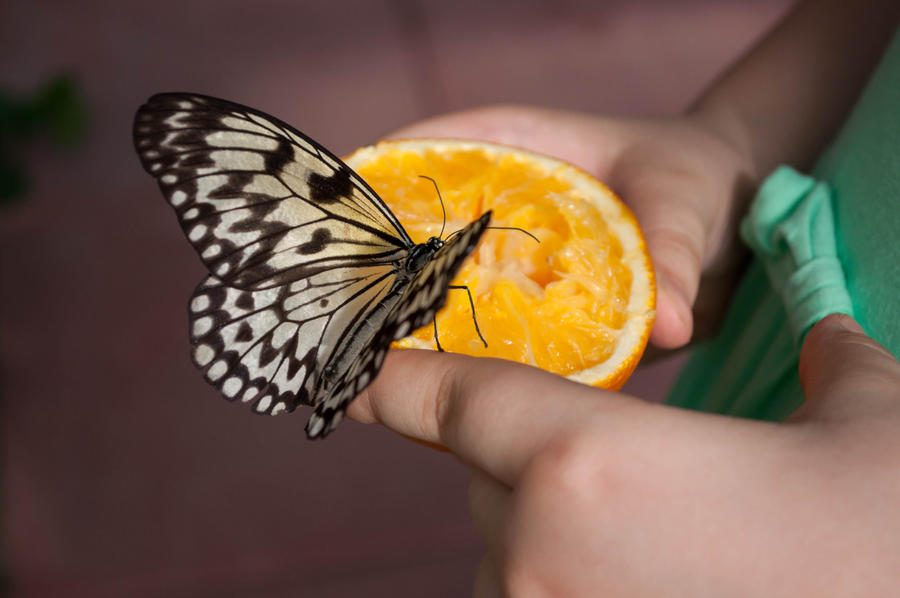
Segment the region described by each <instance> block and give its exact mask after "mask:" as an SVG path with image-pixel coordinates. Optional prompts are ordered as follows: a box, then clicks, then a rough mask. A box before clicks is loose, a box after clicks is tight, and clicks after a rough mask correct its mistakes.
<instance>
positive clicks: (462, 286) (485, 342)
mask: <svg viewBox="0 0 900 598" xmlns="http://www.w3.org/2000/svg"><path fill="white" fill-rule="evenodd" d="M447 288H448V289H463V290H464V291H465V292H466V294H467V295H468V296H469V307H471V308H472V321H473V322H474V323H475V332H477V333H478V338H480V339H481V342H482V343H483V344H484V348H485V349H487V341H486V340H484V337H483V336H482V335H481V329H480V328H479V327H478V319H477V318H476V317H475V302H474V301H472V291H470V290H469V287H467V286H466V285H455V284H451V285H450V286H448V287H447ZM434 338H435V340H437V322H435V325H434Z"/></svg>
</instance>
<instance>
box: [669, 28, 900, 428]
mask: <svg viewBox="0 0 900 598" xmlns="http://www.w3.org/2000/svg"><path fill="white" fill-rule="evenodd" d="M898 107H900V32H898V33H897V34H895V36H894V39H893V40H892V42H891V43H890V45H889V47H888V49H887V51H886V52H885V55H884V57H883V58H882V60H881V62H880V64H879V65H878V67H877V68H876V69H875V72H874V73H873V76H872V78H871V80H870V81H869V83H868V84H867V86H866V89H865V90H864V92H863V94H862V95H861V96H860V99H859V101H858V102H857V104H856V106H855V107H854V109H853V111H852V113H851V115H850V117H849V118H848V120H847V122H846V123H845V124H844V126H843V127H842V129H841V131H840V133H839V134H838V135H837V137H836V138H835V139H834V140H833V142H832V143H831V145H830V146H829V148H828V149H827V150H826V152H825V153H824V155H823V156H822V157H821V158H820V160H819V162H818V164H817V165H816V167H815V169H814V170H813V172H812V175H813V176H812V177H807V176H804V175H801V174H798V173H797V172H795V171H793V170H791V169H789V168H786V167H783V168H779V169H777V170H776V171H775V172H773V173H772V175H771V176H770V177H769V178H768V179H767V180H766V181H765V182H764V183H763V185H762V186H761V187H760V189H759V191H758V194H757V197H756V199H755V201H754V203H753V205H752V207H751V210H750V212H749V214H748V216H747V218H746V220H745V221H744V222H743V223H742V228H741V233H742V237H743V238H744V240H745V241H746V243H747V244H748V245H749V246H750V247H751V248H752V249H753V253H754V257H753V260H752V261H751V263H750V265H749V266H748V268H747V271H746V272H745V274H744V277H743V279H742V280H741V283H740V284H739V285H738V287H737V289H736V291H735V294H734V297H733V298H732V302H731V306H730V308H729V310H728V313H727V315H726V317H725V320H724V322H723V323H722V325H721V328H720V331H719V333H718V334H717V336H716V337H715V338H714V339H711V340H709V341H706V342H704V343H701V344H700V345H698V346H697V347H696V349H695V350H694V351H693V354H692V356H691V358H690V359H689V360H688V362H687V364H686V366H685V368H684V370H683V371H682V375H681V376H680V377H679V379H678V380H677V381H676V383H675V385H674V387H673V388H672V390H671V391H670V393H669V397H668V402H669V403H670V404H672V405H677V406H680V407H685V408H689V409H697V410H701V411H711V412H715V413H726V414H730V415H736V416H741V417H750V418H759V419H768V420H780V419H783V418H785V417H787V416H788V415H790V414H791V413H792V412H793V411H794V410H795V409H796V408H797V407H799V406H800V405H801V404H802V402H803V390H802V388H801V386H800V380H799V377H798V376H797V360H798V357H799V354H800V346H801V343H802V340H803V337H804V336H805V334H806V333H807V332H808V330H809V328H810V327H811V326H812V324H813V323H815V322H816V321H817V320H818V319H820V318H821V317H823V316H825V315H827V314H828V313H830V312H835V311H836V312H843V313H849V314H851V315H853V316H854V317H855V318H856V320H857V321H858V322H859V323H860V324H861V325H862V327H863V329H864V330H865V331H866V333H868V334H869V335H870V336H871V337H872V338H874V339H875V340H876V341H878V342H879V343H881V344H882V345H884V346H885V347H886V348H887V349H888V350H889V351H890V352H891V353H893V354H894V355H895V356H897V357H900V326H898V324H897V322H900V301H898V300H897V289H900V245H898V243H897V240H896V239H897V231H900V109H898ZM851 305H852V309H851Z"/></svg>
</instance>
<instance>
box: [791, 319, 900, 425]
mask: <svg viewBox="0 0 900 598" xmlns="http://www.w3.org/2000/svg"><path fill="white" fill-rule="evenodd" d="M799 374H800V383H801V384H802V385H803V392H804V394H805V395H806V401H807V403H806V405H804V408H803V409H802V410H800V411H799V412H798V415H797V418H798V419H802V418H811V417H817V418H829V419H834V418H841V417H843V416H844V415H845V414H847V413H849V412H850V411H851V410H852V411H853V412H854V413H856V414H859V413H861V412H865V411H867V412H869V413H873V412H874V413H878V412H880V411H881V410H882V409H883V408H884V407H888V408H896V406H897V405H898V398H897V397H898V396H900V364H898V363H897V360H896V359H895V358H894V356H893V355H891V353H890V352H889V351H888V350H887V349H885V348H884V347H882V346H881V345H880V344H878V343H877V342H875V341H874V340H872V339H871V338H869V337H868V336H866V334H865V332H864V331H863V329H862V328H861V327H860V326H859V324H857V323H856V321H855V320H854V319H853V318H851V317H850V316H846V315H843V314H832V315H830V316H828V317H827V318H824V319H822V320H821V321H820V322H819V323H818V324H816V325H815V326H814V327H813V328H812V330H810V332H809V334H808V335H807V337H806V340H805V342H804V343H803V349H802V351H801V353H800V369H799Z"/></svg>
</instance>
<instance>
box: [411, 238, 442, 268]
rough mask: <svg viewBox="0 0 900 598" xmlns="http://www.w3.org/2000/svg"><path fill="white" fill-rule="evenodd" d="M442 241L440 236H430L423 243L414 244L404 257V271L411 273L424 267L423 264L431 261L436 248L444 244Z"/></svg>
mask: <svg viewBox="0 0 900 598" xmlns="http://www.w3.org/2000/svg"><path fill="white" fill-rule="evenodd" d="M444 243H445V241H443V240H442V239H441V238H440V237H431V238H430V239H428V240H427V241H425V242H424V243H419V244H418V245H414V246H413V248H412V249H410V250H409V255H408V256H407V257H406V263H405V264H404V266H405V269H406V271H407V272H408V273H410V274H413V273H415V272H418V271H419V270H421V269H422V268H424V267H425V264H427V263H428V262H429V261H431V258H433V257H434V254H435V253H437V250H438V249H440V248H441V247H443V246H444Z"/></svg>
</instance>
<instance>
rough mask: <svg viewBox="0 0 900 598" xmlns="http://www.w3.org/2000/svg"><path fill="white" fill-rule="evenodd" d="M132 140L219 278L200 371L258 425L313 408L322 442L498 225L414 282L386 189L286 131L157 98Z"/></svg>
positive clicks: (202, 329) (196, 300)
mask: <svg viewBox="0 0 900 598" xmlns="http://www.w3.org/2000/svg"><path fill="white" fill-rule="evenodd" d="M134 140H135V146H136V148H137V151H138V154H139V156H140V158H141V162H142V164H143V166H144V168H145V169H146V170H147V171H148V172H149V173H150V174H152V175H153V176H154V177H156V179H157V181H158V182H159V186H160V188H161V189H162V191H163V195H164V196H165V197H166V199H167V200H168V202H169V203H170V204H171V205H172V207H173V208H174V209H175V213H176V215H177V217H178V220H179V222H180V224H181V226H182V228H183V230H184V232H185V234H186V235H187V238H188V240H189V241H190V242H191V244H192V245H193V246H194V248H195V249H196V250H197V253H198V254H199V255H200V258H201V260H202V261H203V263H204V264H205V265H206V268H207V269H208V270H209V276H208V277H207V278H206V280H204V281H203V282H202V283H201V284H200V285H199V286H198V287H197V289H196V290H195V292H194V295H193V297H192V298H191V301H190V304H189V308H188V312H189V319H190V337H191V344H192V345H193V353H192V358H193V361H194V363H195V364H196V365H197V366H198V367H199V368H200V369H201V370H202V371H203V372H204V376H205V377H206V379H207V381H208V382H210V383H211V384H213V385H214V386H215V387H216V388H218V389H219V390H220V391H221V392H222V394H224V395H225V397H226V398H228V399H229V400H234V401H238V400H239V401H242V402H246V403H249V404H250V405H251V406H252V407H253V409H254V410H255V411H256V412H258V413H271V414H277V413H281V412H287V411H292V410H293V409H294V408H295V407H296V406H297V405H298V404H309V405H313V406H315V411H314V413H313V416H312V417H311V418H310V421H309V423H308V424H307V434H308V435H309V436H310V437H311V438H314V437H324V436H326V435H327V434H328V433H329V432H330V431H331V430H333V429H334V428H335V427H336V426H337V424H338V423H339V422H340V420H341V418H342V417H343V413H344V410H345V409H346V407H347V404H348V403H349V402H350V401H351V400H352V399H353V398H354V397H355V396H356V395H357V394H358V393H359V392H360V391H361V390H362V389H363V388H365V387H366V386H367V385H368V384H369V383H370V382H371V381H372V380H373V379H374V378H375V375H376V374H377V373H378V370H379V369H380V367H381V364H382V363H383V361H384V357H385V353H386V351H387V348H388V346H389V345H390V343H391V342H392V341H393V340H395V339H396V338H400V337H403V336H405V335H406V334H408V333H409V332H411V331H412V330H414V329H415V328H418V327H419V326H421V325H423V324H427V323H428V322H429V321H430V319H431V318H432V317H433V316H434V313H435V312H436V311H437V310H438V309H440V307H441V306H442V305H443V303H444V301H445V299H446V293H447V285H448V284H449V283H450V280H451V279H452V278H453V276H454V275H455V273H456V271H457V270H458V269H459V267H460V265H461V264H462V261H463V260H464V259H465V257H466V256H467V255H468V254H469V253H471V251H472V250H473V249H474V247H475V244H476V243H477V242H478V239H479V238H480V236H481V234H482V233H483V232H484V229H485V227H486V226H487V223H488V220H489V215H488V214H485V215H484V216H482V217H481V218H480V219H479V220H477V221H475V222H473V223H472V224H470V225H469V226H468V227H466V228H465V229H463V231H461V232H460V233H459V234H457V235H455V236H453V237H452V238H451V240H450V241H448V242H447V243H446V244H445V245H444V246H443V247H442V248H440V249H439V250H438V251H437V252H436V253H435V254H434V256H433V258H432V260H431V262H429V263H428V264H426V266H425V267H424V268H423V269H422V270H421V271H420V272H418V273H416V274H415V275H414V276H412V277H411V278H410V276H409V271H408V270H406V269H405V266H404V264H405V263H406V262H405V260H406V258H407V256H408V255H409V252H410V250H411V249H412V248H413V247H414V245H413V243H412V241H411V240H410V238H409V236H408V235H407V234H406V232H405V231H404V230H403V226H402V225H401V224H400V222H399V221H398V220H397V219H396V217H395V216H394V215H393V214H392V213H391V212H390V210H389V209H388V207H387V206H386V205H385V204H384V202H383V201H381V199H380V198H379V197H378V196H377V195H376V194H375V192H374V191H372V189H371V188H370V187H369V186H368V185H367V184H366V183H365V182H364V181H363V180H362V179H361V178H360V177H359V176H358V175H357V174H356V173H354V172H353V171H352V170H351V169H350V168H349V167H348V166H346V165H345V164H344V163H343V162H341V161H340V160H339V159H338V158H337V157H335V156H334V155H333V154H332V153H330V152H329V151H328V150H326V149H325V148H323V147H322V146H321V145H319V144H318V143H316V142H315V141H313V140H312V139H310V138H309V137H307V136H305V135H303V134H302V133H300V132H299V131H297V130H296V129H294V128H292V127H290V126H289V125H287V124H285V123H283V122H282V121H280V120H278V119H277V118H274V117H271V116H269V115H266V114H264V113H262V112H259V111H257V110H254V109H252V108H247V107H245V106H241V105H239V104H234V103H232V102H228V101H225V100H220V99H216V98H211V97H208V96H202V95H198V94H159V95H155V96H153V97H152V98H150V100H148V101H147V103H146V104H145V105H143V106H141V108H140V109H139V110H138V113H137V115H136V117H135V123H134Z"/></svg>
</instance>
